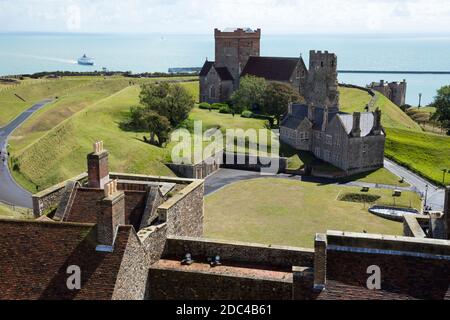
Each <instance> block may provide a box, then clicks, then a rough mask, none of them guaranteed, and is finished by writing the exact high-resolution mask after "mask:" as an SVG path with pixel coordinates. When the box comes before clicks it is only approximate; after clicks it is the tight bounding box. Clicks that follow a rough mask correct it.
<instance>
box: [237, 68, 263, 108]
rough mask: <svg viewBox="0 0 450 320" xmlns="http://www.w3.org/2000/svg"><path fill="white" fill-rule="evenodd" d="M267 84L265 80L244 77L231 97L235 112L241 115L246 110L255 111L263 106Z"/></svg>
mask: <svg viewBox="0 0 450 320" xmlns="http://www.w3.org/2000/svg"><path fill="white" fill-rule="evenodd" d="M266 87H267V83H266V80H265V79H264V78H258V77H255V76H244V77H242V78H241V79H240V81H239V88H238V89H237V90H236V91H235V92H234V93H233V95H232V96H231V100H232V102H233V110H234V111H235V112H237V113H241V112H242V111H244V110H254V109H255V108H260V107H262V105H263V102H264V101H263V96H264V91H265V90H266Z"/></svg>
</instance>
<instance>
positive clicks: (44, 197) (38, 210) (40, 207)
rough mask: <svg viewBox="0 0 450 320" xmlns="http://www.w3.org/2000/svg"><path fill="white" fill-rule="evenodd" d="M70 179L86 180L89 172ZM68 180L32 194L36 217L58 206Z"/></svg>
mask: <svg viewBox="0 0 450 320" xmlns="http://www.w3.org/2000/svg"><path fill="white" fill-rule="evenodd" d="M69 180H72V181H79V182H84V181H86V180H87V173H82V174H80V175H78V176H76V177H74V178H72V179H69ZM69 180H67V181H69ZM67 181H64V182H61V183H59V184H57V185H54V186H52V187H50V188H48V189H45V190H43V191H41V192H39V193H36V194H34V195H33V196H32V197H33V214H34V216H35V217H40V216H41V215H43V214H46V213H48V211H49V210H52V209H55V208H56V207H57V206H58V203H59V201H60V200H61V197H62V196H63V194H64V191H65V187H66V184H67Z"/></svg>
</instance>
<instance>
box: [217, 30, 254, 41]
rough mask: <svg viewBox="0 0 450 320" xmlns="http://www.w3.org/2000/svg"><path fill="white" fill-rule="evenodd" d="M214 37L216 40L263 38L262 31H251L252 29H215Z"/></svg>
mask: <svg viewBox="0 0 450 320" xmlns="http://www.w3.org/2000/svg"><path fill="white" fill-rule="evenodd" d="M214 37H215V38H227V37H232V38H236V37H239V38H252V39H260V38H261V29H259V28H258V29H256V30H254V29H251V28H235V29H233V28H226V29H224V30H223V31H222V30H220V29H217V28H216V29H214Z"/></svg>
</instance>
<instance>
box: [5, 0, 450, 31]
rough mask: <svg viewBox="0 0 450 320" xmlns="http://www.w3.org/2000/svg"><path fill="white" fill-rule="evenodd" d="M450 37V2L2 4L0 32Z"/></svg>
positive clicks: (74, 0)
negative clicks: (231, 31) (232, 31)
mask: <svg viewBox="0 0 450 320" xmlns="http://www.w3.org/2000/svg"><path fill="white" fill-rule="evenodd" d="M225 27H251V28H262V29H263V30H264V32H265V33H267V34H290V33H297V34H298V33H308V34H311V33H450V0H214V1H213V0H0V32H16V31H30V32H88V33H183V34H186V33H189V34H206V33H210V32H211V30H212V29H213V28H219V29H222V28H225Z"/></svg>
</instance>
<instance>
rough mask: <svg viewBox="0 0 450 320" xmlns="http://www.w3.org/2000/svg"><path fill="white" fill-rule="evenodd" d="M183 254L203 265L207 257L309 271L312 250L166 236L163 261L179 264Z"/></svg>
mask: <svg viewBox="0 0 450 320" xmlns="http://www.w3.org/2000/svg"><path fill="white" fill-rule="evenodd" d="M186 253H190V254H191V255H192V257H193V259H201V260H204V261H206V258H207V257H214V256H216V255H219V256H220V257H221V259H222V260H223V261H233V262H245V263H251V264H261V265H271V266H276V267H284V268H287V269H289V270H290V269H291V268H292V266H305V267H312V266H313V260H314V250H312V249H302V248H294V247H283V246H272V245H262V244H252V243H243V242H237V241H223V240H212V239H196V238H189V237H176V236H169V237H168V239H167V243H166V247H165V249H164V253H163V257H164V258H172V259H176V260H181V259H183V258H184V256H185V255H186Z"/></svg>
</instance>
